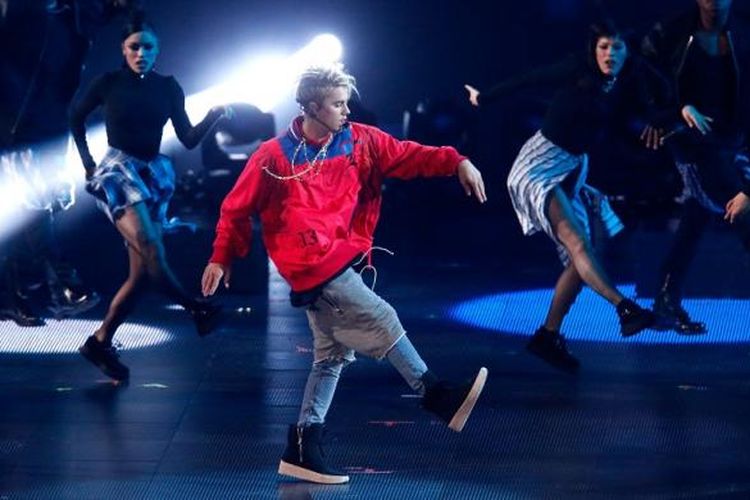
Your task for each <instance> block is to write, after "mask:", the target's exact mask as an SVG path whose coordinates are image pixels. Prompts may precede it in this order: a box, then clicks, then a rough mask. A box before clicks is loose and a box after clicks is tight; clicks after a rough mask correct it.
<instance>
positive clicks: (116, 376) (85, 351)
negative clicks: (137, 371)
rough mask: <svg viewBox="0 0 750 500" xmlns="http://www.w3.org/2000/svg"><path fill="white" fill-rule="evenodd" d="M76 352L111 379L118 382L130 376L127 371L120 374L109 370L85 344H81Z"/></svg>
mask: <svg viewBox="0 0 750 500" xmlns="http://www.w3.org/2000/svg"><path fill="white" fill-rule="evenodd" d="M78 352H80V353H81V356H83V357H84V358H86V360H87V361H88V362H89V363H91V364H92V365H94V366H96V367H97V368H98V369H99V370H100V371H101V372H102V373H103V374H105V375H106V376H108V377H109V378H111V379H113V380H117V381H119V382H123V381H125V380H128V379H129V378H130V373H129V372H128V373H127V374H125V375H120V374H118V373H114V372H111V371H109V370H108V369H107V365H103V364H99V363H98V362H97V361H96V359H95V358H94V357H93V356H92V355H91V352H90V351H89V350H88V349H87V348H86V346H85V345H84V346H81V347H79V348H78Z"/></svg>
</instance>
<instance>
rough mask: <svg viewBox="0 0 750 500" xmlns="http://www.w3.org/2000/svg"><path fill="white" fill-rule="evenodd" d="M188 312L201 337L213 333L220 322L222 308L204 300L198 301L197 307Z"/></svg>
mask: <svg viewBox="0 0 750 500" xmlns="http://www.w3.org/2000/svg"><path fill="white" fill-rule="evenodd" d="M188 312H189V313H190V316H192V318H193V322H194V323H195V329H196V330H197V331H198V335H199V336H201V337H205V336H206V335H208V334H209V333H211V332H213V331H214V330H215V329H216V328H217V327H218V326H219V323H220V322H221V320H222V307H221V306H220V305H218V304H214V303H213V302H209V301H206V300H201V301H199V302H198V305H197V307H195V308H194V309H188Z"/></svg>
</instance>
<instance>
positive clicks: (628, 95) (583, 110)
mask: <svg viewBox="0 0 750 500" xmlns="http://www.w3.org/2000/svg"><path fill="white" fill-rule="evenodd" d="M635 64H638V68H637V69H635V68H633V67H632V66H634V65H635ZM643 66H645V65H644V64H643V63H642V62H640V61H639V62H638V63H634V62H632V61H629V62H628V63H627V65H626V67H625V68H623V71H622V72H621V74H620V75H619V76H618V78H617V81H615V82H614V83H613V84H612V85H611V88H609V89H608V88H607V81H606V79H605V78H604V77H603V76H602V75H600V74H598V72H597V71H596V70H594V69H592V68H591V67H590V64H588V63H587V62H586V60H585V59H582V58H579V57H576V56H570V57H568V58H566V59H564V60H562V61H561V62H559V63H556V64H552V65H549V66H545V67H542V68H539V69H537V70H534V71H531V72H529V73H526V74H523V75H520V76H517V77H513V78H511V79H509V80H506V81H504V82H502V83H500V84H498V85H495V86H494V87H492V88H491V89H490V90H488V91H485V92H481V93H480V94H479V99H480V101H479V102H480V104H486V103H489V102H491V101H493V100H496V99H498V98H500V97H502V96H505V95H509V94H510V93H512V92H515V91H517V90H519V89H521V88H524V87H527V86H530V85H539V84H550V83H552V84H557V85H558V90H557V92H556V93H555V95H554V97H553V98H552V101H551V102H550V104H549V107H548V108H547V112H546V114H545V116H544V121H543V123H542V134H543V135H544V136H545V137H546V138H547V139H549V140H550V141H552V142H553V143H554V144H555V145H557V146H559V147H561V148H563V149H564V150H566V151H568V152H570V153H572V154H581V153H585V152H587V151H589V150H590V149H591V147H592V146H593V145H594V144H596V143H597V142H598V141H599V140H601V139H602V137H604V136H605V135H606V134H607V133H610V132H612V130H613V129H620V130H626V131H630V132H640V129H642V127H643V126H644V125H645V124H646V123H647V122H648V121H649V118H650V117H649V115H650V114H651V113H652V112H653V111H654V110H655V107H656V101H657V98H658V99H662V97H661V96H659V94H663V93H665V92H668V87H667V85H666V82H665V81H664V80H663V79H662V78H661V77H660V76H659V75H658V74H656V73H655V72H654V71H652V70H650V68H644V67H643Z"/></svg>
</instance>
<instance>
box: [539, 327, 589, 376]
mask: <svg viewBox="0 0 750 500" xmlns="http://www.w3.org/2000/svg"><path fill="white" fill-rule="evenodd" d="M526 350H527V351H529V352H530V353H531V354H533V355H534V356H538V357H539V358H540V359H541V360H542V361H544V362H545V363H549V364H550V365H552V366H554V367H555V368H557V369H558V370H562V371H564V372H565V373H570V374H571V375H574V374H576V373H578V369H579V368H580V366H581V363H580V362H579V361H578V360H577V359H576V358H575V357H573V355H572V354H570V351H569V350H568V344H567V342H566V341H565V337H564V336H563V335H562V334H561V333H559V332H553V331H550V330H547V329H546V328H545V327H543V326H541V327H539V329H538V330H537V331H536V332H534V335H533V336H532V337H531V340H529V343H528V344H526Z"/></svg>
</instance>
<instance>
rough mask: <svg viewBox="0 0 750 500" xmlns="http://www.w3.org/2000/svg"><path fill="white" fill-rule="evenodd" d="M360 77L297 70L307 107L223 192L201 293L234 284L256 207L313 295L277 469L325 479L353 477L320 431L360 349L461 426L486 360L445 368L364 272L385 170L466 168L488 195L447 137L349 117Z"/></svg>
mask: <svg viewBox="0 0 750 500" xmlns="http://www.w3.org/2000/svg"><path fill="white" fill-rule="evenodd" d="M352 92H356V88H355V82H354V78H353V77H352V76H351V75H349V74H348V73H346V72H345V71H344V69H343V67H341V66H340V65H333V66H328V67H313V68H309V69H308V70H306V71H305V72H304V73H303V74H302V76H301V78H300V81H299V84H298V87H297V93H296V99H297V102H298V103H299V105H300V107H301V109H302V115H301V116H299V117H297V118H296V119H295V120H294V121H293V122H292V124H291V126H290V127H289V130H288V131H287V132H286V133H285V134H283V135H282V136H280V137H277V138H276V139H273V140H270V141H268V142H265V143H264V144H263V145H261V147H260V148H259V149H258V150H257V151H256V152H255V154H253V156H252V157H251V158H250V160H249V161H248V163H247V165H246V166H245V169H244V171H243V172H242V174H241V175H240V177H239V179H238V180H237V183H236V184H235V186H234V188H233V189H232V191H231V192H230V193H229V194H228V195H227V197H226V198H225V199H224V202H223V204H222V206H221V216H220V219H219V222H218V224H217V227H216V239H215V240H214V244H213V254H212V256H211V259H210V261H209V263H208V265H207V266H206V269H205V271H204V273H203V279H202V289H203V294H204V295H206V296H208V295H211V294H213V293H214V292H215V291H216V289H217V288H218V286H219V284H220V282H221V281H222V279H223V281H224V285H225V286H228V285H229V278H230V264H231V262H232V259H233V258H234V257H242V256H244V255H246V254H247V252H248V249H249V245H250V237H251V234H252V233H251V224H252V221H251V216H252V215H254V214H257V215H258V216H259V218H260V222H261V225H262V234H263V242H264V244H265V246H266V249H267V250H268V254H269V255H270V257H271V259H272V260H273V262H274V263H275V264H276V267H277V268H278V270H279V273H280V274H281V275H282V276H283V277H284V279H286V281H287V282H289V284H290V285H291V289H292V292H291V301H292V305H294V306H297V307H305V308H306V310H307V317H308V320H309V324H310V329H311V330H312V335H313V344H314V361H313V365H312V369H311V371H310V375H309V377H308V379H307V385H306V387H305V393H304V397H303V401H302V407H301V410H300V414H299V418H298V421H297V422H296V423H294V424H292V425H290V426H289V432H288V444H287V448H286V451H285V452H284V455H283V456H282V459H281V463H280V465H279V473H280V474H284V475H288V476H292V477H296V478H298V479H302V480H306V481H311V482H316V483H327V484H335V483H345V482H347V481H348V480H349V477H348V476H347V475H345V474H344V473H341V472H339V471H337V470H335V469H333V468H331V467H329V466H328V465H327V464H326V463H325V460H324V457H323V455H322V453H321V442H320V438H321V434H322V431H323V424H324V421H325V417H326V413H327V412H328V408H329V406H330V404H331V401H332V399H333V395H334V392H335V390H336V385H337V383H338V379H339V375H340V373H341V370H342V368H343V367H344V366H345V365H347V364H348V363H351V362H352V361H354V353H355V352H359V353H361V354H363V355H366V356H371V357H373V358H377V359H387V360H388V361H389V362H390V363H391V364H392V365H393V366H394V368H396V370H398V372H399V373H400V374H401V375H402V376H403V377H404V379H405V380H406V382H407V383H408V384H409V385H410V386H411V388H412V389H413V390H414V391H416V392H417V393H418V394H421V395H422V396H423V397H424V398H423V406H424V408H425V409H427V410H428V411H431V412H433V413H435V414H436V415H438V416H439V417H441V418H442V419H443V420H445V421H446V422H447V424H448V426H449V427H450V428H451V429H453V430H454V431H461V430H462V429H463V426H464V424H465V423H466V420H467V419H468V417H469V415H470V414H471V411H472V410H473V408H474V404H475V403H476V401H477V398H478V397H479V395H480V393H481V392H482V389H483V388H484V382H485V380H486V378H487V369H486V368H481V369H480V370H479V371H478V373H477V374H476V376H475V377H474V379H473V380H472V381H471V382H470V383H468V384H465V385H450V384H447V383H445V382H444V381H441V380H439V379H438V378H437V377H436V376H435V375H434V374H433V372H431V371H429V370H428V368H427V365H426V364H425V362H424V361H423V360H422V358H421V357H420V356H419V354H418V353H417V351H416V350H415V348H414V346H413V345H412V343H411V342H410V341H409V339H408V338H407V336H406V332H405V330H404V328H403V327H402V326H401V322H400V321H399V319H398V316H397V315H396V311H395V310H394V309H393V307H391V305H390V304H388V303H387V302H386V301H385V300H383V299H382V298H381V297H379V296H378V295H377V294H375V293H374V292H373V291H372V290H371V289H370V288H368V287H367V286H366V285H365V284H364V283H363V281H362V278H361V276H360V275H359V274H358V273H357V272H356V271H354V270H353V269H352V265H353V264H354V263H355V262H357V261H360V260H363V259H364V258H366V257H367V256H368V255H369V253H370V251H371V249H372V245H373V233H374V231H375V226H376V224H377V221H378V217H379V215H380V204H381V201H382V183H383V180H384V179H385V178H388V177H395V178H399V179H411V178H414V177H427V176H447V175H458V179H459V181H460V182H461V185H462V186H463V189H464V191H465V192H466V194H467V195H468V196H471V195H473V196H475V197H476V198H477V199H478V200H479V201H480V202H482V203H483V202H484V201H486V199H487V198H486V195H485V192H484V183H483V181H482V176H481V174H480V173H479V171H478V170H477V169H476V168H475V167H474V165H472V163H471V162H470V161H469V160H468V159H467V158H465V157H463V156H461V155H460V154H458V153H457V152H456V150H455V149H453V148H450V147H428V146H422V145H420V144H417V143H415V142H409V141H399V140H396V139H394V138H393V137H391V136H390V135H388V134H386V133H385V132H382V131H381V130H379V129H377V128H374V127H370V126H367V125H362V124H359V123H351V122H348V121H347V116H348V115H349V107H348V101H349V97H350V96H351V93H352Z"/></svg>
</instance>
